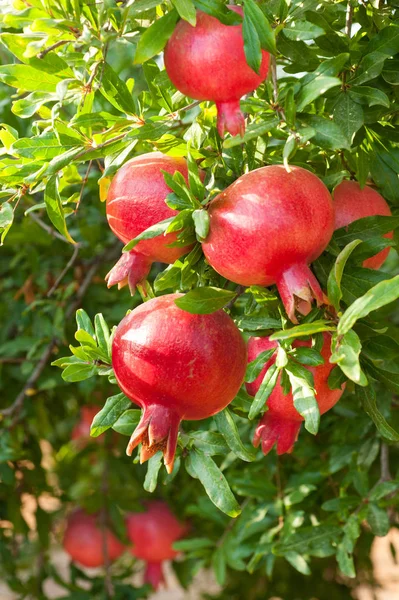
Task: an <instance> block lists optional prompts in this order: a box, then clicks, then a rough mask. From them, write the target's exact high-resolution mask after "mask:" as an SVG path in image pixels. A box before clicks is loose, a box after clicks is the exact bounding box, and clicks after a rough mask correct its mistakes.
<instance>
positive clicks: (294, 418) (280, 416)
mask: <svg viewBox="0 0 399 600" xmlns="http://www.w3.org/2000/svg"><path fill="white" fill-rule="evenodd" d="M311 344H312V342H311V341H310V340H307V341H304V340H296V341H295V342H294V343H293V347H294V348H298V347H300V346H305V347H306V346H307V347H310V346H311ZM277 346H278V344H277V342H275V341H271V340H270V339H269V338H268V337H253V338H250V340H249V342H248V361H253V360H255V358H256V357H257V356H258V355H259V354H260V353H261V352H264V351H265V350H270V349H272V348H277ZM330 348H331V335H330V334H329V333H323V347H322V349H321V351H320V353H321V356H322V357H323V359H324V363H323V364H322V365H318V366H317V367H306V368H307V369H308V370H309V371H310V372H311V373H312V374H313V377H314V389H315V392H316V401H317V404H318V405H319V411H320V414H321V415H322V414H324V413H325V412H327V411H328V410H330V408H332V407H333V406H334V404H336V403H337V402H338V400H339V399H340V397H341V395H342V393H343V388H341V389H335V390H331V389H330V388H329V386H328V382H327V380H328V376H329V375H330V373H331V371H332V369H333V367H334V365H332V364H331V363H330V362H329V359H330V356H331V349H330ZM275 360H276V355H275V354H274V355H273V356H272V357H271V358H270V359H269V360H268V361H267V362H266V364H265V366H264V367H263V369H262V371H261V373H260V374H259V375H258V377H257V378H256V379H255V381H253V382H252V383H247V384H246V388H247V391H248V394H250V395H251V396H255V395H256V392H257V391H258V389H259V387H260V385H261V383H262V380H263V378H264V376H265V374H266V372H267V370H268V369H269V367H270V366H271V365H272V364H273V363H274V362H275ZM267 409H268V410H267V412H265V414H264V415H263V417H262V418H261V420H260V421H259V424H258V426H257V428H256V430H255V436H254V440H253V444H254V446H255V447H258V446H259V444H262V450H263V453H264V454H267V453H268V452H270V450H271V449H272V448H273V446H274V444H276V446H277V454H285V453H286V452H291V451H292V449H293V446H294V444H295V442H296V440H297V438H298V434H299V430H300V428H301V424H302V421H303V420H304V419H303V417H302V416H301V415H300V414H299V412H298V411H297V410H296V408H295V406H294V399H293V396H292V392H289V393H288V394H286V395H285V394H284V392H283V388H282V385H281V375H279V377H278V380H277V384H276V386H275V388H274V390H273V391H272V393H271V395H270V396H269V398H268V400H267Z"/></svg>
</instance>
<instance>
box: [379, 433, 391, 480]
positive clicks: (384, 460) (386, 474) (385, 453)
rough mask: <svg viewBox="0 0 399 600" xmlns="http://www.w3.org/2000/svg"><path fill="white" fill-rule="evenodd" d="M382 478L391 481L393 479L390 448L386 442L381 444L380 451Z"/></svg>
mask: <svg viewBox="0 0 399 600" xmlns="http://www.w3.org/2000/svg"><path fill="white" fill-rule="evenodd" d="M380 465H381V479H380V481H390V480H391V479H392V475H391V472H390V470H389V448H388V446H387V444H385V443H384V442H383V443H382V444H381V452H380Z"/></svg>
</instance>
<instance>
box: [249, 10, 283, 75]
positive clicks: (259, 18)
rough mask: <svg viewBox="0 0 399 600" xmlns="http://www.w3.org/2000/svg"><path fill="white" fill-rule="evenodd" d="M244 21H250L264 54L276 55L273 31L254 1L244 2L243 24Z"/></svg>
mask: <svg viewBox="0 0 399 600" xmlns="http://www.w3.org/2000/svg"><path fill="white" fill-rule="evenodd" d="M246 19H250V20H251V22H252V24H253V26H254V27H255V29H256V33H257V34H258V39H259V43H260V46H261V48H262V49H263V50H266V52H271V53H272V54H276V52H277V49H276V38H275V34H274V31H273V29H272V27H271V25H270V23H269V21H268V19H267V18H266V16H265V15H264V13H263V12H262V10H261V9H260V8H259V6H258V5H257V4H256V2H254V0H245V1H244V23H245V20H246ZM244 44H245V36H244ZM259 65H260V62H259Z"/></svg>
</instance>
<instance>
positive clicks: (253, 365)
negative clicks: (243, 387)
mask: <svg viewBox="0 0 399 600" xmlns="http://www.w3.org/2000/svg"><path fill="white" fill-rule="evenodd" d="M276 349H277V348H271V349H270V350H265V351H264V352H261V353H260V354H258V356H257V357H256V358H255V360H253V361H251V362H250V363H249V364H248V366H247V370H246V372H245V381H246V382H247V383H252V382H253V381H255V379H256V378H257V377H258V376H259V374H260V372H261V371H262V369H263V367H264V366H265V364H266V363H267V361H268V360H269V359H270V358H271V357H272V356H273V354H274V353H275V352H276Z"/></svg>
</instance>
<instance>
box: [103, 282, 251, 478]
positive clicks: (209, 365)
mask: <svg viewBox="0 0 399 600" xmlns="http://www.w3.org/2000/svg"><path fill="white" fill-rule="evenodd" d="M180 296H181V294H169V295H167V296H161V297H160V298H153V299H152V300H149V301H148V302H146V303H145V304H142V305H141V306H139V307H137V308H136V309H134V310H133V311H132V312H131V313H130V314H128V315H127V316H126V317H125V318H124V319H123V320H122V321H121V323H120V324H119V325H118V327H117V329H116V332H115V336H114V340H113V345H112V364H113V367H114V371H115V377H116V379H117V381H118V384H119V386H120V388H121V389H122V391H123V392H124V393H125V394H126V396H128V397H129V398H130V399H131V400H132V401H133V402H135V403H136V404H138V405H139V406H141V407H142V408H143V415H142V417H141V421H140V423H139V424H138V426H137V428H136V430H135V431H134V432H133V435H132V437H131V438H130V441H129V444H128V447H127V454H128V455H129V456H130V455H131V453H132V451H133V449H134V448H135V447H136V446H137V445H138V444H139V443H141V444H142V447H141V455H140V460H141V462H144V461H146V460H148V459H149V458H150V457H151V456H152V455H153V454H155V453H156V452H158V450H162V452H163V454H164V461H165V466H166V469H167V471H168V472H169V473H170V472H171V471H172V469H173V461H174V455H175V450H176V444H177V435H178V429H179V424H180V421H181V420H183V419H187V420H189V421H196V420H199V419H205V418H207V417H210V416H211V415H214V414H216V413H218V412H219V411H221V410H222V409H223V408H225V407H226V406H227V405H228V404H229V403H230V402H231V401H232V400H233V398H234V397H235V395H236V394H237V392H238V390H239V388H240V386H241V384H242V381H243V378H244V374H245V367H246V346H245V343H244V340H243V339H242V337H241V335H240V332H239V330H238V328H237V327H236V325H235V323H234V321H233V320H232V319H231V318H230V317H229V316H228V315H227V314H226V313H225V312H223V311H221V310H219V311H217V312H215V313H212V314H208V315H193V314H191V313H189V312H186V311H184V310H182V309H180V308H178V307H177V306H176V304H175V300H176V299H177V298H179V297H180Z"/></svg>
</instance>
